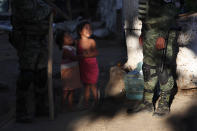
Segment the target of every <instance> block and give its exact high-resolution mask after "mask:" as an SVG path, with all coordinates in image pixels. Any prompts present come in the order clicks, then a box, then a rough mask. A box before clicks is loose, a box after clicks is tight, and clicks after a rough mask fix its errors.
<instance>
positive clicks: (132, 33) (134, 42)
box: [123, 0, 143, 70]
mask: <svg viewBox="0 0 197 131" xmlns="http://www.w3.org/2000/svg"><path fill="white" fill-rule="evenodd" d="M123 21H124V22H123V23H124V30H125V37H126V45H127V57H128V60H127V62H126V63H125V65H124V66H125V68H127V69H129V70H132V69H135V68H136V67H137V64H138V63H139V62H141V61H142V59H143V54H142V47H140V45H139V36H140V34H141V28H142V23H141V21H140V20H139V19H138V0H123Z"/></svg>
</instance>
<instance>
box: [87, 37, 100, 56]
mask: <svg viewBox="0 0 197 131" xmlns="http://www.w3.org/2000/svg"><path fill="white" fill-rule="evenodd" d="M97 55H98V50H97V48H96V42H95V40H91V46H90V48H89V49H88V50H84V52H83V57H86V58H89V57H96V56H97Z"/></svg>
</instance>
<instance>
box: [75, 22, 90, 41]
mask: <svg viewBox="0 0 197 131" xmlns="http://www.w3.org/2000/svg"><path fill="white" fill-rule="evenodd" d="M86 24H90V22H88V21H83V22H81V23H80V24H78V25H77V35H78V37H79V38H80V36H81V35H80V33H81V31H82V29H83V27H84V26H85V25H86Z"/></svg>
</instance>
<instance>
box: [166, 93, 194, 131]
mask: <svg viewBox="0 0 197 131" xmlns="http://www.w3.org/2000/svg"><path fill="white" fill-rule="evenodd" d="M192 99H193V100H194V101H193V102H191V106H189V107H188V108H187V109H186V111H184V112H182V113H177V114H173V115H172V116H170V117H169V118H168V119H167V120H166V122H167V123H168V124H169V125H170V126H171V128H172V131H197V124H196V123H197V101H196V99H197V97H196V96H194V97H193V98H192Z"/></svg>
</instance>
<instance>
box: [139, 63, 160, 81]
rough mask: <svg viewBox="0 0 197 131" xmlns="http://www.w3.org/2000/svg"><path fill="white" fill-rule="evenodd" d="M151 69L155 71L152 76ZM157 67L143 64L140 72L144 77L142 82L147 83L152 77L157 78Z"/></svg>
mask: <svg viewBox="0 0 197 131" xmlns="http://www.w3.org/2000/svg"><path fill="white" fill-rule="evenodd" d="M151 69H155V70H156V73H154V74H151V71H150V70H151ZM157 69H158V68H157V66H151V65H148V64H146V63H143V65H142V71H143V75H144V82H147V81H149V80H150V79H151V78H152V77H155V76H157V72H158V71H157Z"/></svg>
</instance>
